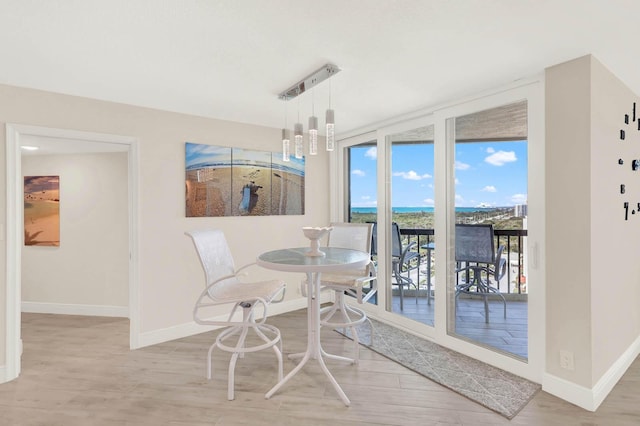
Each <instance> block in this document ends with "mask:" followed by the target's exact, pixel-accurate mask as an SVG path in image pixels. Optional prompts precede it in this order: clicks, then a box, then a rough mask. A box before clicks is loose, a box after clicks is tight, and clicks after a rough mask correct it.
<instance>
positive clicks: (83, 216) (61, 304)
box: [22, 152, 129, 316]
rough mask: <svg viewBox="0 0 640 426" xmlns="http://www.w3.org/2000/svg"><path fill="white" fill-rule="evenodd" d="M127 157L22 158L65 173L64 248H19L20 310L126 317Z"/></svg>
mask: <svg viewBox="0 0 640 426" xmlns="http://www.w3.org/2000/svg"><path fill="white" fill-rule="evenodd" d="M127 168H128V159H127V153H126V152H121V153H104V154H90V155H89V154H76V155H39V156H23V157H22V174H23V175H24V176H43V175H58V176H60V197H61V202H60V246H59V247H40V246H24V247H23V249H22V301H23V311H31V312H51V313H69V314H72V313H80V312H81V313H83V314H94V315H112V316H113V315H118V316H127V314H128V304H129V286H128V282H129V276H128V273H129V247H128V246H129V243H128V238H129V225H128V185H127V175H128V170H127Z"/></svg>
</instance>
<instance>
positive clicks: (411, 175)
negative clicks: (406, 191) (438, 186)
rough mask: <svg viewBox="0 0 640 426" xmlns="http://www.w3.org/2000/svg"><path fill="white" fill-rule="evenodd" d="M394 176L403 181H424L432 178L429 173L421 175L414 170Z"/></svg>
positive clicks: (396, 173)
mask: <svg viewBox="0 0 640 426" xmlns="http://www.w3.org/2000/svg"><path fill="white" fill-rule="evenodd" d="M393 175H394V176H399V177H401V178H402V179H407V180H422V179H429V178H430V177H431V175H430V174H429V173H425V174H423V175H419V174H417V173H416V172H414V171H413V170H409V171H408V172H395V173H394V174H393Z"/></svg>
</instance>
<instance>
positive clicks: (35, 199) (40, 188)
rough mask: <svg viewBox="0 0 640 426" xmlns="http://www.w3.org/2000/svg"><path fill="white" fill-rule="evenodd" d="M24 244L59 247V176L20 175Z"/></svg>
mask: <svg viewBox="0 0 640 426" xmlns="http://www.w3.org/2000/svg"><path fill="white" fill-rule="evenodd" d="M24 245H26V246H56V247H57V246H60V177H59V176H25V177H24Z"/></svg>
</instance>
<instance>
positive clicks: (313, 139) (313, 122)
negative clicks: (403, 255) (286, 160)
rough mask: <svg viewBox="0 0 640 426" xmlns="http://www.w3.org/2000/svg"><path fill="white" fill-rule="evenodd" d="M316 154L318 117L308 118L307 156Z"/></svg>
mask: <svg viewBox="0 0 640 426" xmlns="http://www.w3.org/2000/svg"><path fill="white" fill-rule="evenodd" d="M317 154H318V117H315V116H311V117H309V155H317Z"/></svg>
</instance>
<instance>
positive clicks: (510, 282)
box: [400, 228, 527, 294]
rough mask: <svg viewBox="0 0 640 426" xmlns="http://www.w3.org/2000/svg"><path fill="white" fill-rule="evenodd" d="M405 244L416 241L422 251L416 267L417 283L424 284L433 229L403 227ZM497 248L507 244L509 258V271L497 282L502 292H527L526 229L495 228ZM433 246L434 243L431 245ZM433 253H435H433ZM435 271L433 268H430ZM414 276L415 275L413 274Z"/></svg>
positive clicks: (505, 253)
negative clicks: (525, 265) (525, 264)
mask: <svg viewBox="0 0 640 426" xmlns="http://www.w3.org/2000/svg"><path fill="white" fill-rule="evenodd" d="M400 234H401V235H402V236H403V239H404V241H403V245H406V244H410V243H411V242H413V241H415V242H416V245H415V247H416V251H418V252H419V253H420V257H419V258H418V262H419V264H418V265H417V267H416V271H417V283H420V284H422V283H423V282H424V281H425V280H426V279H427V276H426V269H427V268H426V264H425V263H426V262H427V259H429V258H430V257H431V256H429V255H428V253H427V250H428V249H427V248H425V247H427V246H428V245H429V244H432V243H433V242H434V230H433V229H420V228H401V229H400ZM494 236H495V244H496V248H497V247H498V246H500V245H504V246H505V250H504V254H503V256H506V258H507V273H506V274H505V277H504V278H503V279H502V280H501V282H499V283H497V284H495V286H497V288H498V290H500V292H501V293H515V294H526V293H527V282H526V274H525V269H524V248H525V247H526V241H525V238H526V237H527V230H526V229H494ZM431 247H433V245H432V246H431ZM431 255H433V253H431ZM428 269H429V270H431V271H432V272H433V269H432V268H428ZM412 278H413V275H412Z"/></svg>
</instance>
